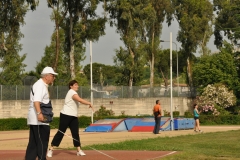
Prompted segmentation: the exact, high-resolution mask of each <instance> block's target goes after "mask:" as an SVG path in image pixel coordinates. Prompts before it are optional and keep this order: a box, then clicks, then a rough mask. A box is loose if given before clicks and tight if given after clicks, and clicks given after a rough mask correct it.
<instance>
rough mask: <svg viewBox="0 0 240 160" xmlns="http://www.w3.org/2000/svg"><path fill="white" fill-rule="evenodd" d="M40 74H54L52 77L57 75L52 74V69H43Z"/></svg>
mask: <svg viewBox="0 0 240 160" xmlns="http://www.w3.org/2000/svg"><path fill="white" fill-rule="evenodd" d="M41 74H54V75H58V74H57V73H56V72H54V70H53V68H52V67H45V68H44V69H43V71H42V73H41Z"/></svg>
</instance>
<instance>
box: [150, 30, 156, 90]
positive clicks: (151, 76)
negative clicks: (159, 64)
mask: <svg viewBox="0 0 240 160" xmlns="http://www.w3.org/2000/svg"><path fill="white" fill-rule="evenodd" d="M151 58H152V59H151V62H150V88H153V85H154V58H155V56H154V32H153V34H152V56H151Z"/></svg>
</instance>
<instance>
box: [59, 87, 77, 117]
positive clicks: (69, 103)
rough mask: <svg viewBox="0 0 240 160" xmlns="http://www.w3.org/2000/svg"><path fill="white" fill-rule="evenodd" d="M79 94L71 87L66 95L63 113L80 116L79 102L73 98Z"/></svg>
mask: <svg viewBox="0 0 240 160" xmlns="http://www.w3.org/2000/svg"><path fill="white" fill-rule="evenodd" d="M75 94H78V93H77V92H76V91H74V90H73V89H69V91H68V93H67V95H66V97H65V103H64V106H63V109H62V110H61V113H62V114H65V115H69V116H74V117H77V116H78V107H79V102H78V101H75V100H73V99H72V97H73V95H75Z"/></svg>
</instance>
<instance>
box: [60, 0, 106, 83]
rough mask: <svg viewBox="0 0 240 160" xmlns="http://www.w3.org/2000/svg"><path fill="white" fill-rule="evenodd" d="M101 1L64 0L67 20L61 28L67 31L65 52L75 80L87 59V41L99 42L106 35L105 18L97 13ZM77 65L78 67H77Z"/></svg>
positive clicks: (72, 77)
mask: <svg viewBox="0 0 240 160" xmlns="http://www.w3.org/2000/svg"><path fill="white" fill-rule="evenodd" d="M99 2H100V1H99V0H63V7H64V10H67V14H66V18H65V19H64V20H63V23H62V24H61V27H62V28H63V29H64V31H65V52H67V53H69V58H70V59H69V60H70V66H69V68H70V75H71V79H75V77H76V74H77V73H79V72H80V67H76V66H79V65H80V61H81V60H83V59H84V58H85V57H84V56H83V55H84V54H83V53H84V52H85V47H84V44H85V43H86V41H87V40H91V41H97V40H98V39H99V37H100V36H102V35H104V34H105V32H104V29H105V22H106V19H105V18H101V17H99V16H97V14H96V13H95V11H96V9H97V6H98V4H99ZM75 63H76V65H75Z"/></svg>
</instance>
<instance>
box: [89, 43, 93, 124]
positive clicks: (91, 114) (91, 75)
mask: <svg viewBox="0 0 240 160" xmlns="http://www.w3.org/2000/svg"><path fill="white" fill-rule="evenodd" d="M90 77H91V81H90V83H91V104H92V105H93V86H92V41H90ZM91 122H92V123H93V110H92V113H91Z"/></svg>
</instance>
